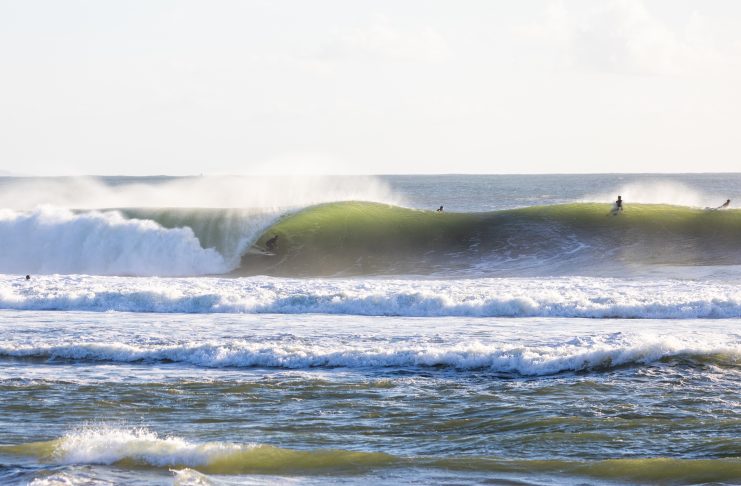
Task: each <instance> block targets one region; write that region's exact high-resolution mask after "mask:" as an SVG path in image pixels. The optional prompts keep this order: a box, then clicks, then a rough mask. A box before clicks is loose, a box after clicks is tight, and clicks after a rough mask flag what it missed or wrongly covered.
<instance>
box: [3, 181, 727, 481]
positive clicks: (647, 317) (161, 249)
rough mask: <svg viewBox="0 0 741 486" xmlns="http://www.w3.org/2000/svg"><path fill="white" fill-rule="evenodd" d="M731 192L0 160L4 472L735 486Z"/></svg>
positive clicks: (19, 475)
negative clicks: (70, 166)
mask: <svg viewBox="0 0 741 486" xmlns="http://www.w3.org/2000/svg"><path fill="white" fill-rule="evenodd" d="M618 195H621V196H622V198H623V200H624V201H625V202H624V211H622V212H620V213H618V214H613V211H612V210H613V202H614V200H615V199H616V198H617V196H618ZM726 199H731V201H732V203H731V206H730V208H728V209H719V210H718V209H715V208H717V207H718V206H720V205H721V204H722V203H723V202H724V201H725V200H726ZM736 204H741V174H652V175H631V174H599V175H594V174H592V175H579V174H574V175H492V176H484V175H450V176H448V175H440V176H411V175H410V176H375V177H351V176H347V177H329V176H327V177H320V176H313V177H309V176H295V177H166V176H157V177H89V178H65V177H48V178H22V177H0V484H32V485H72V484H74V485H78V484H79V485H108V484H134V485H137V484H139V485H150V484H157V485H159V484H161V485H169V484H177V485H208V484H214V485H222V484H223V485H236V484H249V485H255V484H322V485H324V484H455V485H461V484H509V485H531V484H532V485H540V484H543V485H545V484H547V485H554V484H555V485H560V484H605V485H616V484H739V483H741V393H740V391H739V390H741V361H740V360H739V358H740V357H741V287H739V283H741V210H739V209H735V207H736ZM440 206H443V211H441V212H438V211H436V209H437V208H438V207H440ZM275 236H277V237H278V238H277V240H273V241H276V244H275V246H274V247H271V245H269V244H268V243H267V242H268V241H269V240H271V239H272V238H274V237H275ZM26 275H28V276H29V277H30V278H29V279H26Z"/></svg>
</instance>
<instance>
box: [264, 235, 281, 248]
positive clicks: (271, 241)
mask: <svg viewBox="0 0 741 486" xmlns="http://www.w3.org/2000/svg"><path fill="white" fill-rule="evenodd" d="M277 247H278V235H275V236H273V237H272V238H270V239H269V240H268V241H266V242H265V248H267V249H268V251H275V249H276V248H277Z"/></svg>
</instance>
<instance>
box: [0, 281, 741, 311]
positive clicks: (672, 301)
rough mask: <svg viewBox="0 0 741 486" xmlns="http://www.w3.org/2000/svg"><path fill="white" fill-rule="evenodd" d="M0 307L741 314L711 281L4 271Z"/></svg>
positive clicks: (737, 293)
mask: <svg viewBox="0 0 741 486" xmlns="http://www.w3.org/2000/svg"><path fill="white" fill-rule="evenodd" d="M0 309H15V310H71V311H98V312H105V311H123V312H165V313H168V312H177V313H250V314H309V313H321V314H348V315H364V316H407V317H445V316H467V317H586V318H648V319H695V318H738V317H741V289H740V288H739V287H738V285H736V284H735V283H734V282H732V281H730V282H725V283H723V282H717V281H712V280H698V281H677V280H671V279H661V280H642V279H613V278H593V277H558V278H548V279H544V278H487V279H460V280H446V281H442V280H422V281H420V280H382V279H373V280H356V279H311V280H305V279H276V278H271V277H250V278H239V279H233V278H182V279H160V278H132V277H89V276H39V277H35V278H33V279H32V280H31V281H26V280H24V279H23V277H22V276H3V277H0Z"/></svg>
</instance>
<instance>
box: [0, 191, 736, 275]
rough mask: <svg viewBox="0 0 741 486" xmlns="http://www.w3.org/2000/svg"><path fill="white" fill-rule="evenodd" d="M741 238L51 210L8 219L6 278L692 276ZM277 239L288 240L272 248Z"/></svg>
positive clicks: (723, 227)
mask: <svg viewBox="0 0 741 486" xmlns="http://www.w3.org/2000/svg"><path fill="white" fill-rule="evenodd" d="M739 234H741V211H737V210H728V211H706V210H701V209H692V208H687V207H677V206H661V205H638V204H637V205H632V206H631V207H630V208H629V209H627V210H626V211H625V212H624V213H623V214H621V215H619V216H617V217H613V216H611V215H610V213H609V207H606V206H605V205H604V204H593V203H590V204H587V203H581V204H562V205H554V206H539V207H529V208H521V209H512V210H503V211H494V212H487V213H435V212H430V211H420V210H413V209H406V208H402V207H398V206H389V205H385V204H379V203H369V202H340V203H328V204H321V205H318V206H310V207H308V208H305V209H303V210H300V211H296V210H285V209H283V210H279V209H273V210H267V209H263V210H249V209H184V208H180V209H177V208H175V209H173V208H171V209H120V210H106V211H102V210H98V211H84V212H83V211H70V210H66V209H59V208H53V207H43V208H37V209H35V210H33V211H16V210H2V212H0V239H1V241H2V242H3V251H2V252H0V272H3V273H22V274H26V273H37V274H49V273H65V274H91V275H141V276H155V275H158V276H197V275H208V274H211V275H214V274H229V275H231V276H246V275H273V276H281V277H317V276H355V275H427V276H435V275H438V276H446V277H449V276H453V277H467V276H468V277H470V276H476V277H482V276H553V275H611V276H624V275H642V274H646V273H651V272H657V271H658V272H660V271H670V272H674V273H677V272H679V273H680V274H682V275H685V274H686V273H687V272H688V271H691V269H692V268H721V267H723V268H722V270H723V271H731V270H732V269H733V267H734V266H740V265H741V250H739ZM274 236H278V245H277V246H276V247H275V248H274V249H273V251H271V252H266V250H267V244H266V242H267V240H268V239H269V238H273V237H274ZM687 269H690V270H687ZM729 269H730V270H729ZM685 276H686V275H685Z"/></svg>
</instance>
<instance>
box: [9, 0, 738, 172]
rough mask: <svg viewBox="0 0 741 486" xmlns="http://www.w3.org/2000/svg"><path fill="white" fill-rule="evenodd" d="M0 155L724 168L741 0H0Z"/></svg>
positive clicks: (149, 167) (296, 165) (129, 163)
mask: <svg viewBox="0 0 741 486" xmlns="http://www.w3.org/2000/svg"><path fill="white" fill-rule="evenodd" d="M0 66H1V67H0V171H10V172H13V173H23V174H33V175H44V174H46V175H57V174H131V175H139V174H173V175H177V174H201V173H203V174H224V173H234V174H249V173H338V174H356V173H360V174H390V173H546V172H704V171H739V170H741V136H739V133H741V2H738V1H735V0H726V1H721V0H702V1H690V0H655V1H648V0H647V1H640V0H635V1H633V0H624V1H613V0H605V1H596V0H582V1H580V0H573V1H550V0H543V1H538V0H532V1H494V0H480V1H473V0H461V1H457V2H453V1H448V0H446V1H430V0H419V1H403V0H392V1H383V0H373V1H358V0H353V1H347V0H336V1H325V0H314V1H304V0H296V1H277V0H262V1H260V0H253V1H249V0H210V1H205V0H203V1H193V0H171V1H168V0H125V1H123V0H119V1H106V0H87V1H76V0H66V1H63V2H62V1H58V0H45V1H44V0H0Z"/></svg>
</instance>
